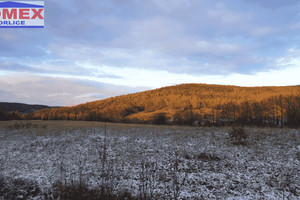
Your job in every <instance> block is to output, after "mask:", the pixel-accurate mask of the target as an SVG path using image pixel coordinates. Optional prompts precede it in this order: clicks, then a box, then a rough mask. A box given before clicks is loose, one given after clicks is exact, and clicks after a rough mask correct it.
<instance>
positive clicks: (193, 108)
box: [33, 84, 300, 124]
mask: <svg viewBox="0 0 300 200" xmlns="http://www.w3.org/2000/svg"><path fill="white" fill-rule="evenodd" d="M299 97H300V86H285V87H238V86H224V85H206V84H182V85H176V86H169V87H163V88H160V89H155V90H149V91H145V92H140V93H135V94H128V95H122V96H117V97H112V98H108V99H104V100H99V101H94V102H89V103H85V104H80V105H77V106H73V107H62V108H52V109H45V110H40V111H37V112H35V113H34V115H33V116H34V118H35V119H70V120H97V121H117V122H120V121H122V122H151V121H152V122H153V121H155V120H156V118H157V117H158V118H159V115H160V117H161V118H165V119H162V120H165V121H166V120H167V121H169V122H172V123H173V122H174V123H177V124H182V123H183V124H187V123H188V124H192V123H194V122H195V121H197V122H199V121H202V122H209V123H216V122H217V121H218V122H220V121H222V122H225V121H237V120H239V121H243V120H244V122H245V123H246V122H247V121H255V122H256V123H257V121H258V120H260V121H261V122H264V121H266V123H269V122H270V121H272V123H277V124H279V123H284V122H286V121H287V119H288V118H291V117H292V116H293V117H296V118H297V117H298V115H299V114H297V112H298V110H297V109H299V107H300V103H299V102H300V101H299V99H300V98H299ZM299 111H300V109H299ZM298 113H299V112H298ZM292 114H293V115H292ZM294 115H295V116H294ZM165 121H164V122H165ZM275 121H276V122H275Z"/></svg>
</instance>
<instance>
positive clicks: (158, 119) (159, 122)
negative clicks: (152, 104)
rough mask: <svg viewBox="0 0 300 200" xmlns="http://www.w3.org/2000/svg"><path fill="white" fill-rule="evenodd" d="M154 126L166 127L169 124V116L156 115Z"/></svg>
mask: <svg viewBox="0 0 300 200" xmlns="http://www.w3.org/2000/svg"><path fill="white" fill-rule="evenodd" d="M153 124H156V125H164V124H167V116H166V114H165V113H158V114H155V115H154V117H153Z"/></svg>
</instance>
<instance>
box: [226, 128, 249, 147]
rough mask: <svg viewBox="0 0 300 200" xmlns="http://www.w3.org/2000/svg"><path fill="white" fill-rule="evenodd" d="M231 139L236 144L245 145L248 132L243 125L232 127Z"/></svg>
mask: <svg viewBox="0 0 300 200" xmlns="http://www.w3.org/2000/svg"><path fill="white" fill-rule="evenodd" d="M229 137H230V140H231V141H232V144H235V145H245V144H246V140H247V138H248V133H247V132H246V131H245V129H244V128H242V127H232V130H231V131H230V132H229Z"/></svg>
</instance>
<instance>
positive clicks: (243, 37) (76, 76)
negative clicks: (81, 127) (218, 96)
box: [0, 0, 300, 106]
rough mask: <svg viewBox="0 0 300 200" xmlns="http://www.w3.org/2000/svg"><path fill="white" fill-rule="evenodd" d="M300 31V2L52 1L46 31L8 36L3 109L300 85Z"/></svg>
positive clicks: (3, 45)
mask: <svg viewBox="0 0 300 200" xmlns="http://www.w3.org/2000/svg"><path fill="white" fill-rule="evenodd" d="M299 33H300V1H299V0H284V1H283V0H222V1H218V0H147V1H145V0H84V1H83V0H63V1H62V0H45V28H43V29H4V28H2V29H0V102H22V103H29V104H45V105H51V106H72V105H76V104H80V103H85V102H88V101H95V100H99V99H104V98H109V97H113V96H117V95H123V94H129V93H135V92H140V91H144V90H149V89H155V88H160V87H165V86H170V85H177V84H182V83H206V84H222V85H238V86H285V85H299V84H300V78H299V74H300V34H299Z"/></svg>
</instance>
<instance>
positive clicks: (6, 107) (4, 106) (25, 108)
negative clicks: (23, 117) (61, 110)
mask: <svg viewBox="0 0 300 200" xmlns="http://www.w3.org/2000/svg"><path fill="white" fill-rule="evenodd" d="M45 108H51V107H49V106H45V105H29V104H24V103H8V102H0V110H2V111H3V112H5V113H11V112H16V111H18V112H19V113H34V112H35V111H37V110H41V109H45Z"/></svg>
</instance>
